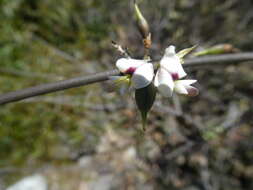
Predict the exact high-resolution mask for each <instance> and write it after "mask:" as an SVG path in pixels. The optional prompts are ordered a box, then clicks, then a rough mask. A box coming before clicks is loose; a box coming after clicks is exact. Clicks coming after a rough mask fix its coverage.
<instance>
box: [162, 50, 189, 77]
mask: <svg viewBox="0 0 253 190" xmlns="http://www.w3.org/2000/svg"><path fill="white" fill-rule="evenodd" d="M160 66H161V68H163V69H165V70H167V71H168V72H169V73H170V74H171V76H172V78H173V80H178V79H181V78H183V77H185V76H186V73H185V71H184V69H183V66H182V64H181V60H180V58H179V56H178V55H177V54H176V52H175V46H169V47H168V48H166V50H165V53H164V56H163V58H162V59H161V61H160Z"/></svg>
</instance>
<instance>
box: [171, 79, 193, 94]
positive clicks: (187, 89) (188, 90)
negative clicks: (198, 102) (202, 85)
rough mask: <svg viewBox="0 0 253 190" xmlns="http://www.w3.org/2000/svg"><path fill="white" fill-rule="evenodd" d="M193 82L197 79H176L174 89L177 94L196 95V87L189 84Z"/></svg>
mask: <svg viewBox="0 0 253 190" xmlns="http://www.w3.org/2000/svg"><path fill="white" fill-rule="evenodd" d="M195 82H197V80H178V81H176V82H175V91H176V92H177V93H179V94H185V95H189V96H196V95H198V89H196V88H195V87H192V86H191V84H193V83H195Z"/></svg>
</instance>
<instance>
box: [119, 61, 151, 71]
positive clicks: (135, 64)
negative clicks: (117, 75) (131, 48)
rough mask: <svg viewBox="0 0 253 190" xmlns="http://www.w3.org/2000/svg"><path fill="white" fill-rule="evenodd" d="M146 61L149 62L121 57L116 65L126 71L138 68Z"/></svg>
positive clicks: (120, 69)
mask: <svg viewBox="0 0 253 190" xmlns="http://www.w3.org/2000/svg"><path fill="white" fill-rule="evenodd" d="M145 63H147V62H146V61H145V60H139V59H127V58H120V59H118V60H117V62H116V67H117V68H118V69H119V71H120V72H122V73H125V72H126V71H127V70H128V69H129V68H137V67H139V66H141V65H142V64H145Z"/></svg>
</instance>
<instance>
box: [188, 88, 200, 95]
mask: <svg viewBox="0 0 253 190" xmlns="http://www.w3.org/2000/svg"><path fill="white" fill-rule="evenodd" d="M186 90H187V92H188V94H187V95H188V96H192V97H193V96H197V95H198V94H199V90H198V89H197V88H195V87H193V86H188V87H186Z"/></svg>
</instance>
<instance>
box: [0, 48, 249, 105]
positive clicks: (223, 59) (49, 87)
mask: <svg viewBox="0 0 253 190" xmlns="http://www.w3.org/2000/svg"><path fill="white" fill-rule="evenodd" d="M251 60H252V61H253V53H237V54H226V55H216V56H207V57H199V58H190V59H187V60H185V64H184V67H195V66H206V65H210V64H212V65H213V66H217V65H220V64H233V63H238V62H244V61H251ZM118 75H120V72H119V71H118V70H116V69H115V70H111V71H106V72H102V73H97V74H93V75H88V76H82V77H76V78H72V79H67V80H62V81H58V82H52V83H49V84H42V85H39V86H35V87H31V88H26V89H22V90H17V91H14V92H9V93H6V94H2V95H0V105H2V104H7V103H10V102H15V101H19V100H23V99H26V98H29V97H34V96H39V95H43V94H47V93H51V92H56V91H61V90H65V89H69V88H74V87H79V86H85V85H88V84H93V83H96V82H102V81H106V80H108V79H109V78H110V76H118Z"/></svg>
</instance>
